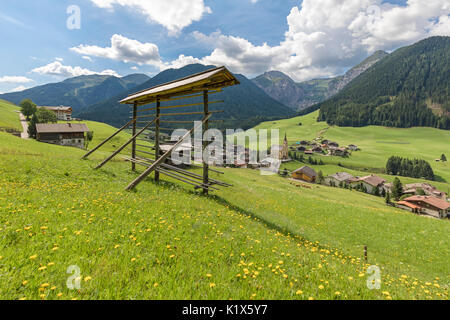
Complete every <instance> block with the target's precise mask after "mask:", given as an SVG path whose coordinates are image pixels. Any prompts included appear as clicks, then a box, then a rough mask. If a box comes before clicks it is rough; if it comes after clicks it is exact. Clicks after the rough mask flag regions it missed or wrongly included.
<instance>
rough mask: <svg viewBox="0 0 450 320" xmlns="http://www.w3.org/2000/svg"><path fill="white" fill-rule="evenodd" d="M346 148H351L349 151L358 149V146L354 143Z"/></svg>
mask: <svg viewBox="0 0 450 320" xmlns="http://www.w3.org/2000/svg"><path fill="white" fill-rule="evenodd" d="M348 149H349V150H351V151H358V150H359V148H358V146H357V145H354V144H351V145H349V146H348Z"/></svg>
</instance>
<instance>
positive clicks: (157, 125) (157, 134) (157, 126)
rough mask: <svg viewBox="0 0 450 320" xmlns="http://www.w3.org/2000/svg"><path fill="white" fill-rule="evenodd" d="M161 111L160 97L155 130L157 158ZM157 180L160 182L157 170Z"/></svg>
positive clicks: (157, 104) (157, 102)
mask: <svg viewBox="0 0 450 320" xmlns="http://www.w3.org/2000/svg"><path fill="white" fill-rule="evenodd" d="M160 113H161V101H160V100H159V98H158V99H157V101H156V116H157V117H158V120H156V125H155V126H156V130H155V160H156V159H158V157H159V153H160V148H159V127H160V120H159V115H160ZM155 181H156V182H159V172H157V171H156V172H155Z"/></svg>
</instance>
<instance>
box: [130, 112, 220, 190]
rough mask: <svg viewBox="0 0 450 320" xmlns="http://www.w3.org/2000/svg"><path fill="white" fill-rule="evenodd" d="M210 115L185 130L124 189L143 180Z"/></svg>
mask: <svg viewBox="0 0 450 320" xmlns="http://www.w3.org/2000/svg"><path fill="white" fill-rule="evenodd" d="M210 117H211V114H207V115H206V116H205V118H204V119H203V121H202V122H201V123H199V124H197V125H196V126H194V128H192V129H191V130H189V132H186V134H185V135H184V136H183V137H182V138H181V140H180V141H178V142H177V143H175V144H174V145H173V146H172V148H170V149H169V150H168V151H167V152H166V153H165V154H163V155H162V156H161V157H160V158H158V160H156V161H155V162H154V163H153V164H152V165H151V166H150V167H149V168H148V169H147V170H145V171H144V172H143V173H142V174H141V175H140V176H139V177H137V178H136V179H135V180H134V181H132V182H131V183H130V184H129V185H128V186H127V188H126V190H132V189H134V188H136V186H137V185H138V184H139V183H141V182H142V180H144V179H145V178H146V177H147V176H148V175H149V174H150V173H152V172H153V171H154V170H155V169H156V168H157V167H158V166H159V165H160V164H162V163H163V162H164V161H165V160H166V159H167V158H168V157H169V156H170V155H171V154H172V151H173V150H175V149H176V148H177V147H178V146H179V145H180V144H181V143H182V142H183V140H184V139H186V138H187V137H188V136H190V135H191V134H192V132H194V130H195V129H197V128H198V127H200V126H202V125H203V124H204V123H205V122H206V121H208V119H209V118H210Z"/></svg>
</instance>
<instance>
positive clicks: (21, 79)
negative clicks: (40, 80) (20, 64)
mask: <svg viewBox="0 0 450 320" xmlns="http://www.w3.org/2000/svg"><path fill="white" fill-rule="evenodd" d="M30 82H33V80H32V79H29V78H27V77H21V76H4V77H0V83H30Z"/></svg>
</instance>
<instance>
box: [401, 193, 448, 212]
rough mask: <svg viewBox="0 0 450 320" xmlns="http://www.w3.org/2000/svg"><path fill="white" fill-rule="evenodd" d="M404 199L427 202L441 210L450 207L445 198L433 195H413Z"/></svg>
mask: <svg viewBox="0 0 450 320" xmlns="http://www.w3.org/2000/svg"><path fill="white" fill-rule="evenodd" d="M404 201H408V202H411V201H413V202H418V201H421V202H425V203H427V204H429V205H431V206H433V207H435V208H438V209H441V210H447V209H448V208H450V203H448V202H447V201H445V200H442V199H439V198H436V197H432V196H412V197H409V198H406V199H404Z"/></svg>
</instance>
